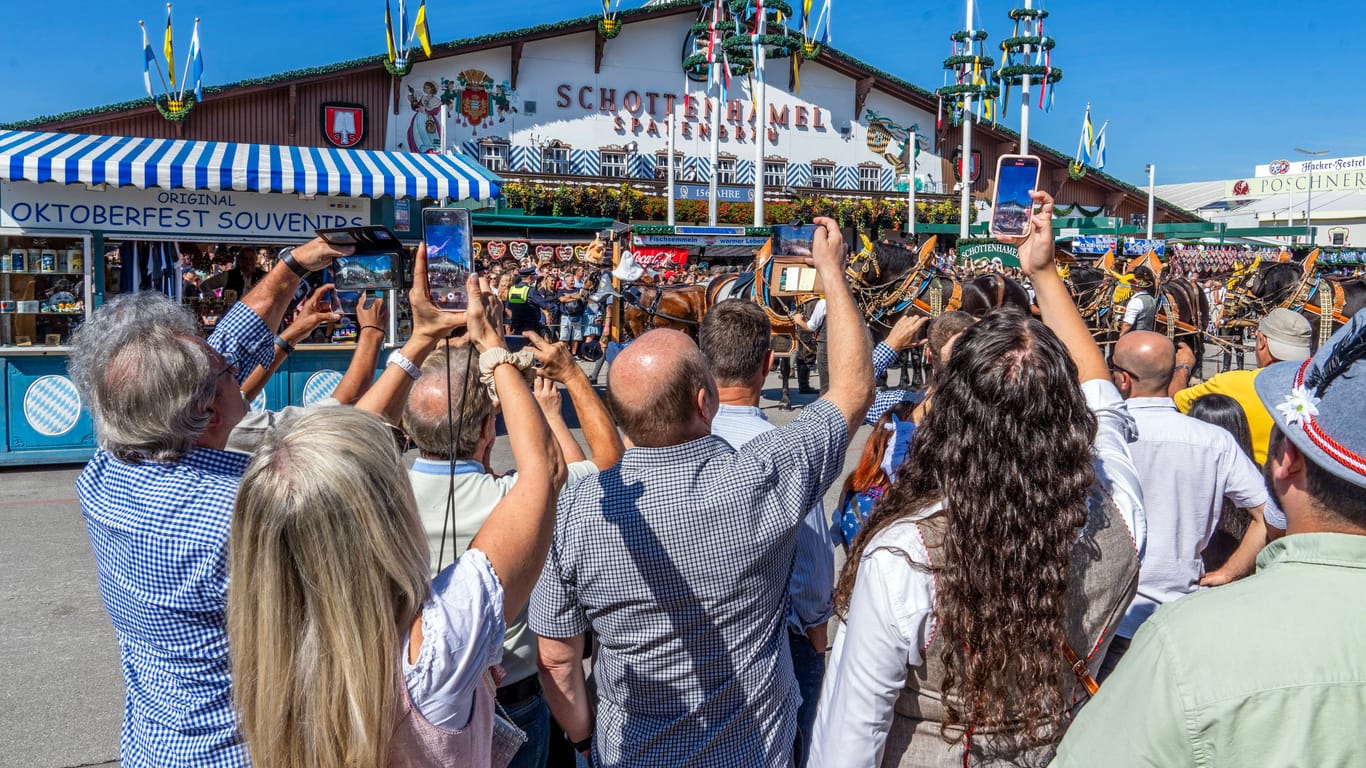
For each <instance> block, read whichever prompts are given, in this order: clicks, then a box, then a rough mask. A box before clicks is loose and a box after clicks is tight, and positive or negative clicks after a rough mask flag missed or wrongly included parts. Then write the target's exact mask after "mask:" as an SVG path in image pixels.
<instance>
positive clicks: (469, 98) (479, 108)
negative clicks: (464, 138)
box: [460, 88, 489, 125]
mask: <svg viewBox="0 0 1366 768" xmlns="http://www.w3.org/2000/svg"><path fill="white" fill-rule="evenodd" d="M460 114H462V115H464V116H465V119H466V120H468V121H470V125H479V124H480V123H482V122H484V120H485V119H487V118H488V116H489V92H488V91H486V90H484V89H483V88H466V89H465V90H464V91H463V92H461V94H460Z"/></svg>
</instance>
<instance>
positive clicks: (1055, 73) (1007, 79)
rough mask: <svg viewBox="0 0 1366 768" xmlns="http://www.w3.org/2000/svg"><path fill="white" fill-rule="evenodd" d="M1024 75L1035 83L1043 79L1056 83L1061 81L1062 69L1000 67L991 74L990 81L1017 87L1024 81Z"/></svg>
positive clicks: (1020, 65)
mask: <svg viewBox="0 0 1366 768" xmlns="http://www.w3.org/2000/svg"><path fill="white" fill-rule="evenodd" d="M1025 75H1029V76H1030V77H1031V78H1034V82H1036V83H1037V82H1038V81H1039V80H1041V79H1043V78H1044V77H1047V78H1048V82H1050V83H1056V82H1058V81H1059V80H1061V79H1062V68H1061V67H1045V66H1043V65H1041V64H1012V65H1011V66H1009V67H1001V68H1000V69H998V70H996V71H995V72H992V73H991V79H992V80H994V81H996V82H998V83H1002V82H1004V83H1008V84H1010V85H1019V84H1020V82H1021V81H1023V80H1024V76H1025Z"/></svg>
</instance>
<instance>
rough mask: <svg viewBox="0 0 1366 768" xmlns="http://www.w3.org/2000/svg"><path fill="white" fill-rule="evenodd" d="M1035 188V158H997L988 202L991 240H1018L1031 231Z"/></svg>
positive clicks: (1036, 160)
mask: <svg viewBox="0 0 1366 768" xmlns="http://www.w3.org/2000/svg"><path fill="white" fill-rule="evenodd" d="M1038 187H1039V158H1037V157H1034V156H1033V155H1001V157H1000V159H999V160H997V161H996V194H995V198H994V199H993V200H992V202H991V236H992V237H1020V236H1023V235H1028V234H1029V233H1030V231H1032V229H1033V223H1032V222H1031V221H1030V214H1032V213H1033V212H1034V198H1032V197H1030V193H1031V192H1033V191H1034V190H1035V189H1038Z"/></svg>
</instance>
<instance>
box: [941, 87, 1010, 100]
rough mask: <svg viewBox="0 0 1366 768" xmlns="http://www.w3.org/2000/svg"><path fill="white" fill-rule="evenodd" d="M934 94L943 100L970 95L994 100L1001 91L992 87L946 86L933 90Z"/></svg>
mask: <svg viewBox="0 0 1366 768" xmlns="http://www.w3.org/2000/svg"><path fill="white" fill-rule="evenodd" d="M935 93H936V94H937V95H939V96H943V97H945V98H948V97H952V96H963V95H968V94H971V95H973V96H986V97H987V98H990V99H994V98H996V97H997V96H1000V95H1001V89H1000V88H997V87H996V86H994V85H972V84H968V85H946V86H944V87H943V88H938V89H935Z"/></svg>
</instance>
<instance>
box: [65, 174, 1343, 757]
mask: <svg viewBox="0 0 1366 768" xmlns="http://www.w3.org/2000/svg"><path fill="white" fill-rule="evenodd" d="M1034 197H1035V202H1036V205H1037V212H1036V213H1034V215H1033V224H1034V226H1033V233H1032V234H1031V235H1029V236H1027V237H1023V238H1015V239H1013V240H1012V241H1011V242H1012V244H1014V245H1016V246H1017V248H1018V250H1019V256H1020V263H1021V267H1020V269H1021V272H1022V275H1023V277H1025V278H1026V279H1028V280H1029V282H1030V285H1031V287H1032V290H1033V292H1034V298H1035V301H1036V304H1037V314H1036V315H1031V314H1027V313H1023V312H1019V311H1015V310H999V311H996V312H993V313H990V314H987V315H986V316H985V317H983V318H980V319H979V318H974V317H972V316H970V315H966V314H964V313H962V312H946V313H944V314H942V315H940V316H938V317H936V318H934V319H933V320H927V319H925V318H917V317H907V318H903V319H902V320H901V321H899V322H898V323H897V325H896V326H895V327H894V328H893V329H892V330H891V334H890V335H889V336H888V337H887V338H886V339H885V340H883V341H882V342H879V343H878V344H874V343H873V341H872V339H871V338H870V334H869V331H868V329H867V327H866V325H865V321H864V318H863V316H862V314H861V312H860V310H859V308H858V305H857V303H856V301H855V298H854V295H853V293H852V291H851V289H850V287H849V284H848V282H847V279H846V276H845V259H846V257H847V254H846V248H845V244H844V242H843V237H842V235H841V233H840V231H839V229H838V227H837V226H836V224H835V222H833V221H830V220H827V219H817V220H816V222H815V223H816V224H817V225H818V227H817V230H816V236H815V240H814V244H813V257H812V263H813V266H814V267H815V269H816V270H817V271H818V272H819V274H820V277H821V281H822V283H823V285H824V300H823V302H822V303H821V304H820V307H819V312H820V316H819V318H816V317H807V318H804V322H806V324H807V325H808V326H816V327H817V329H818V330H819V332H820V334H821V337H822V338H823V339H824V340H825V343H824V345H823V346H824V354H825V355H826V357H827V360H826V365H825V366H824V368H823V371H822V376H821V390H822V392H821V395H820V397H819V398H818V399H816V400H815V401H814V402H812V403H810V404H808V405H806V406H805V407H804V408H803V409H802V411H801V413H800V414H799V415H798V416H796V418H795V419H793V420H792V421H791V422H790V423H788V424H786V425H783V426H776V425H774V424H771V423H769V422H768V419H767V417H766V415H765V412H764V411H763V410H762V409H761V408H760V407H759V406H760V396H761V393H762V390H763V388H764V382H765V380H766V378H767V376H768V374H769V372H770V369H771V367H772V366H773V364H774V355H773V351H772V349H771V347H770V331H771V328H770V321H769V317H768V315H767V314H766V313H765V312H764V311H763V310H762V309H761V308H760V307H758V305H755V304H752V303H748V302H745V301H742V300H729V301H724V302H721V303H719V304H717V305H716V306H715V307H713V308H711V310H710V312H709V313H708V315H707V317H706V318H705V320H704V321H703V323H702V325H701V327H700V330H699V333H698V338H697V340H696V341H694V340H693V339H692V338H690V337H689V336H687V335H685V334H683V333H680V332H678V331H672V330H653V331H649V332H647V333H644V334H643V335H641V336H640V337H639V338H637V339H636V340H634V341H633V342H632V343H631V344H629V345H628V346H626V347H625V348H624V349H623V350H622V351H621V352H620V353H619V354H618V355H617V356H616V358H615V360H614V361H613V363H612V365H611V367H610V369H609V372H608V376H607V383H606V390H605V394H603V395H599V393H598V390H597V389H596V388H595V387H594V386H593V383H592V381H591V380H590V379H589V377H588V376H587V375H585V374H584V372H583V369H582V368H581V367H580V366H579V365H578V364H577V363H576V361H575V360H574V355H575V352H576V351H577V352H578V353H579V354H580V355H582V354H583V351H584V349H585V347H586V346H587V344H588V343H589V342H588V338H589V334H587V333H584V334H581V335H580V334H576V331H575V328H576V327H577V326H579V320H577V319H576V318H577V317H581V316H585V315H588V313H589V312H590V311H591V310H590V309H589V306H590V300H589V296H588V295H586V294H590V295H591V291H592V289H591V288H590V287H589V286H590V285H591V284H592V283H593V280H594V277H595V276H593V275H591V274H590V273H589V272H587V271H581V270H577V269H575V268H569V269H568V270H565V269H562V268H561V269H554V268H552V270H550V271H549V272H548V273H547V274H540V275H538V274H537V273H536V269H535V268H534V267H533V268H532V271H531V272H527V271H526V268H524V267H518V268H516V269H513V270H510V271H508V270H499V271H498V272H494V271H492V270H490V271H489V272H486V273H485V274H484V275H482V276H481V275H473V276H471V277H470V280H469V282H468V284H467V289H468V291H469V295H470V296H471V297H472V300H471V302H470V307H469V310H468V311H467V312H459V313H453V312H440V311H437V310H436V309H435V308H434V307H433V306H432V304H431V302H430V299H429V298H428V296H427V295H426V292H425V291H423V290H415V291H413V292H412V294H411V306H412V314H413V331H412V335H411V336H410V338H409V339H408V340H407V341H406V342H405V343H403V345H402V346H401V347H400V348H398V349H396V350H395V351H394V352H392V353H391V355H390V356H389V358H388V359H387V364H386V365H385V366H384V368H383V370H382V372H381V373H380V375H379V376H378V378H376V377H375V376H374V371H375V370H376V368H377V365H378V358H379V356H380V354H381V347H382V345H383V336H384V333H383V329H382V328H379V324H378V322H377V318H378V317H380V316H381V314H380V313H381V312H382V304H381V303H380V301H379V299H378V298H376V297H366V298H365V299H364V300H363V301H362V304H361V306H363V307H364V311H365V312H368V313H372V314H371V315H367V316H366V317H370V319H371V320H375V322H373V323H371V322H369V321H367V320H366V317H362V318H361V328H362V331H361V332H362V334H363V335H361V336H360V338H359V342H358V346H357V350H356V353H355V358H354V359H353V362H352V365H351V368H350V369H349V370H348V372H347V374H346V376H345V377H344V378H343V382H342V384H341V385H339V387H338V389H337V391H336V392H334V393H333V397H332V398H331V399H329V400H328V401H325V402H323V403H320V404H317V405H314V406H309V407H307V408H290V409H286V411H285V412H281V413H269V412H264V413H248V409H247V406H246V404H245V401H244V399H243V393H244V391H245V392H247V393H250V392H251V390H252V387H258V386H260V385H261V384H263V383H264V381H265V380H266V378H268V376H269V375H270V373H271V372H272V371H273V370H274V369H275V368H276V367H278V366H279V365H280V363H281V361H282V360H283V359H284V357H285V356H287V355H288V354H289V351H290V349H291V348H292V344H293V343H294V342H293V341H292V340H294V339H298V338H301V337H304V336H306V335H307V334H308V333H309V332H311V330H312V328H313V327H316V326H317V325H319V324H323V323H326V322H328V321H329V320H330V319H335V315H334V313H332V311H331V307H330V306H328V305H327V304H326V302H324V301H322V300H321V299H319V298H316V297H317V296H319V295H320V292H319V293H315V294H314V297H312V298H310V299H308V300H306V301H305V302H304V303H303V304H302V305H299V304H298V299H297V298H296V291H298V289H299V285H300V281H301V280H302V279H303V278H304V277H305V276H307V275H308V274H310V273H313V272H315V271H318V270H321V269H323V268H325V267H326V266H327V265H328V264H330V263H331V261H332V260H333V259H334V258H336V257H337V256H339V255H345V251H344V250H342V249H338V248H336V247H333V246H330V245H328V244H326V243H324V242H323V241H321V240H314V241H311V242H308V243H306V244H303V245H301V246H298V247H296V248H287V249H284V250H282V251H281V252H280V253H279V254H278V260H277V263H276V264H275V265H274V266H273V267H272V268H271V269H269V270H268V271H264V272H263V274H260V275H259V276H256V277H255V278H254V280H253V284H252V285H251V286H250V287H249V288H247V289H246V290H245V292H244V293H243V296H242V299H241V301H240V302H238V303H237V304H236V305H234V306H233V307H232V308H231V309H230V310H229V311H228V312H227V313H226V314H225V316H224V317H222V319H221V320H219V321H218V322H217V323H216V325H215V327H214V329H213V332H212V334H211V335H209V336H208V338H207V339H205V338H202V337H201V335H200V333H199V330H200V329H199V326H198V324H197V323H196V321H195V318H194V317H193V316H192V315H191V314H190V313H189V312H188V311H187V310H186V309H184V308H183V307H181V306H179V305H177V304H176V303H174V302H172V301H171V300H169V299H166V298H164V297H160V296H158V295H156V294H137V295H131V294H130V295H124V296H120V297H118V298H116V299H114V300H112V301H110V302H109V303H107V304H105V305H104V306H102V307H101V308H100V309H98V310H97V311H96V312H95V313H94V314H93V316H92V317H91V319H90V320H89V322H87V323H86V324H85V325H84V326H82V328H81V329H80V330H79V332H78V333H77V335H76V338H75V340H74V342H73V347H72V352H71V356H70V372H71V374H72V377H73V380H74V381H75V382H76V383H77V385H78V387H79V388H80V390H81V392H82V395H83V397H84V399H85V402H87V403H88V404H89V406H90V410H91V413H92V415H93V418H94V423H95V429H96V435H97V439H98V444H99V448H98V450H97V452H96V454H95V456H94V458H92V459H91V461H90V462H89V464H88V465H87V466H86V467H85V469H84V471H83V472H82V473H81V475H80V478H79V480H78V481H77V492H78V496H79V499H80V504H81V508H82V512H83V514H84V517H85V521H86V525H87V528H88V531H89V535H90V541H91V544H92V547H93V549H94V554H95V562H96V565H97V568H98V577H99V585H100V589H101V593H102V596H103V598H104V602H105V605H106V607H107V609H108V612H109V615H110V618H111V620H112V622H113V625H114V629H115V632H116V635H117V637H118V641H119V647H120V655H121V662H122V668H123V673H124V678H125V682H126V684H127V704H126V708H125V712H124V720H123V731H122V736H121V749H120V759H121V763H122V765H124V766H126V767H127V768H136V767H138V766H182V765H183V766H197V767H198V766H244V765H249V764H255V765H257V766H272V767H274V766H283V767H285V768H304V767H305V766H308V767H313V766H321V767H323V768H332V767H334V766H335V767H337V768H341V767H342V766H383V765H387V766H438V765H461V766H464V765H469V766H500V767H501V766H508V765H514V766H545V765H557V766H558V765H573V764H575V762H576V761H578V762H580V763H581V762H584V761H586V762H587V763H588V764H591V765H596V766H609V767H613V768H615V767H616V766H774V767H775V768H777V767H779V766H813V767H814V766H878V765H883V766H886V765H900V766H962V765H968V766H1036V765H1038V766H1042V765H1049V764H1052V765H1058V766H1074V765H1078V766H1080V765H1085V766H1097V765H1103V766H1125V765H1134V766H1149V765H1162V766H1167V765H1209V766H1247V765H1261V766H1296V765H1345V764H1351V763H1353V762H1355V761H1360V759H1361V756H1362V754H1363V752H1362V749H1363V747H1362V744H1361V740H1360V737H1359V736H1357V735H1355V734H1356V733H1357V731H1356V729H1355V726H1353V725H1352V721H1353V719H1354V718H1355V716H1356V715H1357V714H1358V713H1359V712H1360V707H1361V704H1362V700H1363V696H1366V652H1363V651H1362V650H1361V647H1360V645H1359V644H1358V642H1357V638H1358V637H1359V636H1360V632H1361V630H1363V629H1366V612H1363V611H1361V610H1360V609H1357V608H1352V607H1351V606H1353V605H1358V603H1356V601H1355V598H1353V597H1352V595H1353V594H1356V593H1358V592H1359V591H1360V589H1361V587H1362V586H1363V579H1366V501H1364V500H1366V493H1363V489H1366V458H1364V457H1366V422H1363V420H1362V416H1361V414H1362V413H1363V412H1362V410H1361V409H1360V407H1359V405H1358V403H1359V401H1360V399H1361V397H1362V396H1363V395H1364V394H1366V392H1364V391H1363V382H1364V381H1366V361H1364V360H1363V358H1366V318H1363V317H1357V318H1355V319H1354V320H1353V321H1352V322H1351V323H1350V324H1348V325H1347V326H1345V327H1344V328H1343V329H1342V330H1340V331H1339V332H1338V333H1337V334H1336V335H1334V337H1333V338H1332V339H1331V340H1330V341H1329V342H1328V343H1327V344H1325V345H1323V346H1322V348H1320V349H1319V350H1318V351H1317V353H1316V354H1314V355H1313V356H1312V357H1311V355H1310V329H1309V327H1308V323H1307V321H1304V320H1303V318H1300V317H1299V316H1298V315H1294V313H1288V312H1284V313H1283V312H1282V311H1281V310H1277V311H1273V312H1272V313H1270V314H1269V315H1267V317H1266V318H1265V319H1264V320H1263V321H1262V323H1261V325H1260V326H1259V328H1258V331H1257V336H1256V337H1257V362H1258V365H1259V368H1258V369H1257V370H1255V371H1246V372H1229V373H1224V374H1220V375H1219V376H1215V377H1213V378H1211V379H1209V380H1208V381H1205V382H1201V383H1193V382H1192V380H1191V376H1192V373H1193V371H1192V365H1191V362H1192V360H1193V357H1192V356H1191V355H1190V351H1189V350H1188V349H1186V348H1184V347H1178V346H1175V345H1173V344H1172V342H1171V341H1170V340H1169V339H1168V338H1167V337H1166V336H1164V335H1161V334H1155V333H1151V332H1149V331H1146V330H1144V329H1143V328H1142V327H1140V326H1139V325H1138V324H1131V325H1133V327H1132V328H1130V329H1129V332H1128V333H1126V334H1125V335H1124V336H1123V337H1122V338H1121V339H1120V341H1119V343H1118V344H1117V345H1116V346H1115V348H1114V349H1113V351H1112V354H1110V355H1109V356H1108V357H1107V355H1106V354H1105V353H1104V352H1102V350H1101V348H1100V347H1099V346H1098V345H1097V344H1096V342H1095V341H1094V340H1093V338H1092V335H1091V332H1090V331H1089V330H1088V328H1087V327H1086V325H1085V323H1084V322H1083V320H1082V318H1081V316H1080V314H1079V312H1078V310H1077V308H1076V306H1075V305H1074V303H1073V301H1072V299H1071V297H1070V296H1069V294H1068V291H1067V288H1066V286H1065V285H1064V282H1063V280H1062V278H1061V276H1060V275H1059V273H1058V270H1057V266H1056V264H1055V262H1054V241H1053V229H1052V200H1051V198H1050V197H1049V196H1048V195H1047V194H1045V193H1035V195H1034ZM425 270H426V264H425V251H424V249H421V248H420V249H419V251H418V256H417V260H416V264H415V284H416V285H419V286H421V285H423V284H424V277H425ZM576 301H577V302H582V303H583V309H582V310H581V313H576V312H572V311H568V310H569V309H573V308H577V306H575V305H574V304H573V303H574V302H576ZM547 304H548V305H549V306H551V307H558V308H559V312H560V320H559V322H558V323H553V322H550V321H549V319H548V318H547V317H545V316H544V315H543V314H541V313H543V312H545V311H546V309H547ZM566 305H568V306H566ZM293 309H297V311H296V313H295V316H294V317H293V319H292V320H291V321H290V322H289V323H286V322H285V319H286V313H287V311H289V310H293ZM599 311H600V310H599ZM589 324H590V325H591V323H589ZM372 326H373V328H372ZM552 327H553V328H555V331H556V333H557V335H558V341H556V340H554V339H552V338H547V336H546V333H547V332H548V331H549V329H550V328H552ZM510 339H519V340H520V342H521V343H517V344H512V345H511V347H510V345H509V340H510ZM576 341H577V342H579V344H578V346H577V348H576V347H575V342H576ZM916 345H920V346H923V348H924V350H925V354H926V357H927V359H928V360H929V363H930V366H931V369H932V373H931V376H930V380H929V383H928V386H927V387H926V388H925V389H923V390H921V391H916V392H907V391H903V390H900V389H896V390H886V391H883V392H875V387H874V381H875V378H876V376H877V375H878V373H880V372H881V371H885V369H886V368H887V367H888V365H890V363H891V362H892V361H893V360H895V359H896V357H897V355H898V354H899V353H900V352H902V351H904V350H906V349H908V348H910V347H912V346H916ZM566 400H567V401H568V402H567V403H566ZM566 412H568V413H571V414H572V418H573V421H575V422H577V425H578V426H579V427H580V429H581V433H580V434H581V441H580V438H576V436H575V434H574V432H573V431H572V429H571V427H570V426H569V425H570V419H569V418H567V417H566ZM500 420H501V423H502V425H503V426H504V430H505V431H504V434H505V436H500V434H499V428H498V424H499V421H500ZM865 425H871V428H872V429H871V434H869V435H868V437H867V442H866V443H865V447H864V449H863V451H862V454H861V456H860V458H859V461H858V463H857V464H856V465H855V466H854V467H852V468H851V471H850V472H849V473H848V474H847V475H846V473H845V466H844V465H845V455H846V451H847V450H848V448H849V446H850V443H851V439H852V438H853V436H854V435H855V434H856V433H857V432H858V430H860V429H861V428H862V427H863V426H865ZM499 440H506V441H507V445H508V447H509V449H510V451H511V455H512V459H513V462H514V464H515V468H514V469H513V470H512V471H505V472H502V473H500V472H497V471H496V468H495V467H494V466H493V460H492V453H493V447H494V445H495V443H496V442H497V441H499ZM410 450H412V451H415V453H416V455H415V456H412V457H408V458H405V453H406V452H408V451H410ZM836 483H842V492H841V493H840V494H839V496H838V498H839V503H838V505H837V507H836V508H833V509H832V508H826V507H825V506H824V504H823V499H824V498H825V497H826V492H827V490H829V489H830V488H832V487H833V486H834V485H835V484H836ZM837 550H840V551H842V552H843V554H844V557H843V565H842V567H840V568H837V567H836V551H837Z"/></svg>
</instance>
